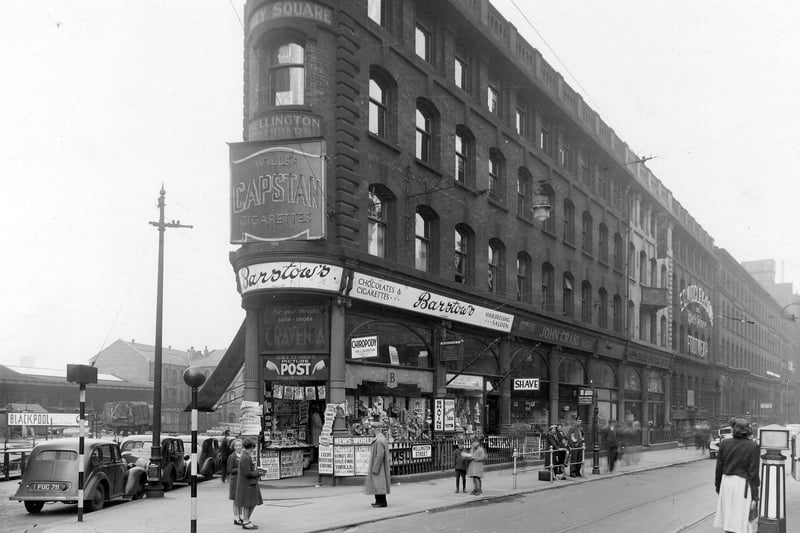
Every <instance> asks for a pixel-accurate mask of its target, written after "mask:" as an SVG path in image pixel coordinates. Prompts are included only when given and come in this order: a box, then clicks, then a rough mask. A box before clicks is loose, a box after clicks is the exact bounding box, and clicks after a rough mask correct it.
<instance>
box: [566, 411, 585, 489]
mask: <svg viewBox="0 0 800 533" xmlns="http://www.w3.org/2000/svg"><path fill="white" fill-rule="evenodd" d="M584 442H585V440H584V433H583V421H582V420H581V419H580V418H578V419H577V420H575V425H574V426H572V427H571V428H569V431H567V447H569V463H570V468H569V475H570V477H580V476H581V468H583V443H584Z"/></svg>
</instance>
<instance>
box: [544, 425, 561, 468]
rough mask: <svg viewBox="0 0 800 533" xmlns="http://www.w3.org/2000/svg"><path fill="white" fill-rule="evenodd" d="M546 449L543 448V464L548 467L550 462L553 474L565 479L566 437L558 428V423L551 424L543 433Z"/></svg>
mask: <svg viewBox="0 0 800 533" xmlns="http://www.w3.org/2000/svg"><path fill="white" fill-rule="evenodd" d="M545 441H546V444H547V448H548V449H547V450H545V456H544V461H545V463H544V466H545V467H550V466H551V464H552V467H553V475H554V476H560V477H561V479H566V478H567V476H566V474H564V463H565V462H566V460H567V451H566V449H565V448H566V439H565V438H564V434H563V433H562V432H561V430H560V425H559V424H552V425H551V426H550V430H549V431H548V432H547V435H545Z"/></svg>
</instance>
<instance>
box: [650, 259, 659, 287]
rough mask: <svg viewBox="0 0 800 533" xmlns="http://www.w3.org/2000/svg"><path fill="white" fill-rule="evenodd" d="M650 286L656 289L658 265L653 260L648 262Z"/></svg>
mask: <svg viewBox="0 0 800 533" xmlns="http://www.w3.org/2000/svg"><path fill="white" fill-rule="evenodd" d="M650 286H651V287H658V264H657V263H656V260H655V259H651V260H650Z"/></svg>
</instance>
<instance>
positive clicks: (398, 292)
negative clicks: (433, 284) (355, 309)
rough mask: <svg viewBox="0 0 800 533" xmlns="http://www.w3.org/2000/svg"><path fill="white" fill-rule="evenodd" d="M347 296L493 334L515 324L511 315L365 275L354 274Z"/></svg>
mask: <svg viewBox="0 0 800 533" xmlns="http://www.w3.org/2000/svg"><path fill="white" fill-rule="evenodd" d="M349 296H350V297H351V298H355V299H357V300H365V301H368V302H372V303H377V304H381V305H388V306H389V307H395V308H397V309H404V310H406V311H411V312H415V313H422V314H423V315H427V316H429V317H437V318H444V319H447V320H453V321H455V322H462V323H464V324H471V325H473V326H480V327H483V328H488V329H493V330H496V331H505V332H509V331H511V325H512V323H513V321H514V315H509V314H508V313H501V312H499V311H494V310H493V309H488V308H486V307H481V306H479V305H474V304H471V303H469V302H463V301H461V300H456V299H455V298H449V297H447V296H442V295H439V294H436V293H433V292H429V291H424V290H422V289H417V288H415V287H409V286H408V285H401V284H400V283H395V282H393V281H387V280H385V279H381V278H375V277H372V276H365V275H364V274H359V273H358V272H356V273H354V274H353V286H352V289H350V291H349Z"/></svg>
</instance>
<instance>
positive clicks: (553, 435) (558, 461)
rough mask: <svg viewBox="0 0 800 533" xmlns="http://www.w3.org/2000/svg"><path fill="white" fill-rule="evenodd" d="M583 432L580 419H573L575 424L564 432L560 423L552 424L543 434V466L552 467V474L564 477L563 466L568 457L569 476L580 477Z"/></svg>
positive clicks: (583, 440) (565, 475)
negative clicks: (544, 446)
mask: <svg viewBox="0 0 800 533" xmlns="http://www.w3.org/2000/svg"><path fill="white" fill-rule="evenodd" d="M584 442H585V434H584V430H583V422H582V421H581V419H580V418H579V419H577V420H575V424H573V425H572V426H570V427H569V429H567V432H566V434H565V433H564V431H563V428H562V425H561V424H552V425H551V426H550V429H549V431H548V432H547V433H546V434H545V444H546V446H547V450H545V467H548V468H549V467H551V466H552V468H553V475H555V476H560V477H561V479H566V478H567V474H566V472H565V471H564V467H565V466H566V464H567V458H569V475H570V477H580V476H581V475H582V472H581V469H582V468H583V445H584Z"/></svg>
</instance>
